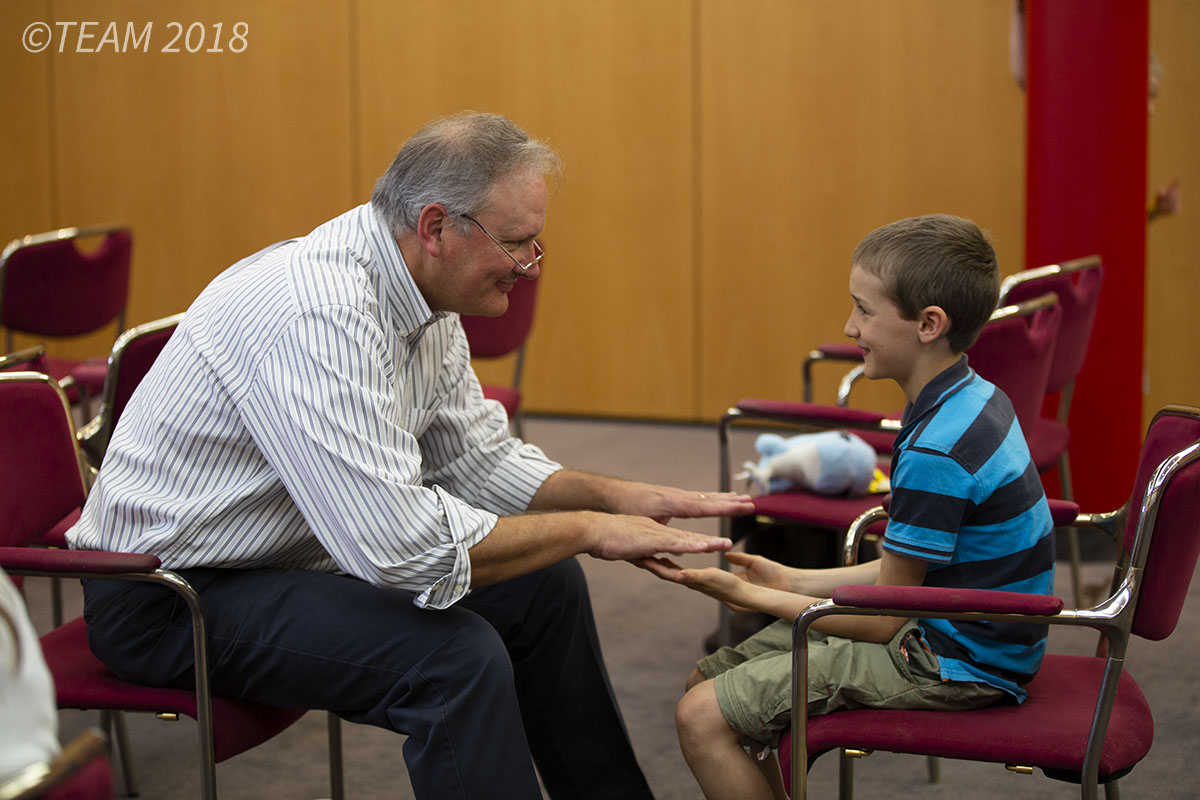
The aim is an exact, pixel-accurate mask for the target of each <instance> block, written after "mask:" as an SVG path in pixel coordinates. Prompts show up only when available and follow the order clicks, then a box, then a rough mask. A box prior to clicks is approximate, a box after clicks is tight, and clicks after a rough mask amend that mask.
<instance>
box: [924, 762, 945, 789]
mask: <svg viewBox="0 0 1200 800" xmlns="http://www.w3.org/2000/svg"><path fill="white" fill-rule="evenodd" d="M925 771H926V773H927V774H928V775H929V782H930V783H937V782H938V781H940V780H941V779H942V762H941V761H939V760H938V757H937V756H927V757H926V758H925Z"/></svg>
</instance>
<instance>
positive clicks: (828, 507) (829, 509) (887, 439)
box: [718, 294, 1061, 643]
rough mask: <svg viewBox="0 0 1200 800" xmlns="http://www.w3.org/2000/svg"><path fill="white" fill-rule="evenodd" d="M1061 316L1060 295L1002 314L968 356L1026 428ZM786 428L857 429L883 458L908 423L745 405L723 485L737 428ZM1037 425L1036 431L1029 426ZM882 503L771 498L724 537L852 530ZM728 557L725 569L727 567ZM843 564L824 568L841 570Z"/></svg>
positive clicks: (736, 418) (838, 410) (723, 454)
mask: <svg viewBox="0 0 1200 800" xmlns="http://www.w3.org/2000/svg"><path fill="white" fill-rule="evenodd" d="M1060 315H1061V312H1060V310H1059V308H1058V304H1057V301H1056V299H1055V296H1054V295H1053V294H1046V295H1042V296H1040V297H1037V298H1034V299H1032V300H1027V301H1025V302H1022V303H1018V304H1015V305H1011V306H1005V307H1003V308H998V309H996V311H994V312H992V317H991V319H990V320H989V321H988V323H987V324H986V325H984V327H983V330H982V331H981V332H980V334H979V338H978V339H977V340H976V342H975V344H974V345H972V346H971V347H970V348H969V349H968V350H967V358H968V363H969V364H970V366H971V367H972V368H973V369H974V370H975V371H976V372H978V373H979V375H981V376H982V377H984V378H985V379H987V380H989V381H991V382H992V383H994V384H996V385H997V386H999V387H1000V388H1001V389H1002V390H1003V391H1004V393H1005V394H1007V395H1008V397H1009V399H1010V400H1012V404H1013V408H1014V410H1015V411H1016V414H1017V419H1018V420H1019V421H1020V422H1021V427H1022V430H1030V429H1031V427H1032V423H1033V422H1034V421H1036V420H1037V419H1038V418H1039V417H1040V415H1041V407H1042V401H1043V399H1044V397H1045V394H1046V392H1045V387H1046V383H1047V381H1048V379H1049V375H1050V367H1051V359H1052V357H1053V355H1054V342H1055V337H1056V336H1057V332H1058V325H1059V319H1060ZM764 422H768V423H779V424H785V425H794V426H799V427H802V428H809V429H811V428H845V429H852V430H854V432H855V433H856V434H858V435H859V436H861V437H862V438H864V439H866V440H867V441H868V442H869V443H870V444H871V445H872V446H873V447H875V449H876V450H877V451H879V452H881V453H886V452H890V451H891V443H892V440H894V439H895V435H896V433H897V432H898V431H899V430H900V420H899V418H898V415H897V416H896V417H893V416H890V415H888V414H883V413H881V412H877V411H866V410H861V409H854V408H846V407H842V406H824V405H817V404H812V403H792V402H786V401H778V400H762V399H743V400H740V401H738V404H737V405H736V406H735V407H733V408H731V409H729V410H728V411H727V412H725V414H724V416H723V417H722V418H721V423H720V427H719V429H718V436H719V439H720V486H721V489H722V491H730V490H731V489H732V488H733V486H732V484H733V478H732V471H731V469H730V464H729V459H730V456H729V439H730V432H731V430H732V429H733V427H734V426H735V425H743V424H748V423H749V424H753V423H758V424H760V425H761V424H762V423H764ZM1027 424H1029V425H1030V427H1026V425H1027ZM878 502H879V496H878V495H867V496H865V497H844V496H827V495H821V494H817V493H815V492H810V491H807V490H805V489H792V490H789V491H785V492H776V493H773V494H765V495H762V496H760V497H756V498H755V499H754V511H755V513H754V515H752V516H747V517H742V518H740V519H737V520H729V519H728V518H726V519H723V520H722V522H721V527H722V533H723V535H726V536H729V537H731V538H734V539H740V538H743V537H745V536H746V535H748V534H749V533H750V532H752V531H754V530H756V529H759V528H761V527H762V526H763V525H764V524H767V525H770V524H773V521H784V522H786V523H792V524H799V525H804V526H807V527H812V528H821V529H825V530H828V531H844V530H846V529H847V528H848V527H849V526H850V523H852V522H853V521H854V520H855V519H856V518H857V517H858V516H859V515H861V514H863V513H864V512H866V511H867V510H868V509H870V508H871V507H872V506H875V505H877V504H878ZM725 563H726V562H725V561H724V559H722V560H721V564H722V565H723V566H724V565H725ZM835 563H836V562H833V563H827V564H823V565H817V564H814V565H809V566H834V565H835ZM718 607H719V614H720V629H719V633H718V641H719V642H722V643H727V642H730V641H731V640H732V631H731V630H730V619H731V618H730V614H729V611H728V609H726V608H725V606H724V605H719V606H718Z"/></svg>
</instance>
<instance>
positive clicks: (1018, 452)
mask: <svg viewBox="0 0 1200 800" xmlns="http://www.w3.org/2000/svg"><path fill="white" fill-rule="evenodd" d="M889 516H890V521H889V522H888V526H887V532H886V534H885V535H884V541H883V546H884V548H886V549H887V550H889V551H890V552H893V553H896V554H898V555H902V556H907V557H909V558H916V559H920V560H922V561H927V562H929V570H928V572H927V573H926V577H925V585H926V586H942V587H949V588H960V589H997V590H1006V591H1013V592H1027V593H1034V594H1051V593H1052V592H1053V587H1054V527H1053V524H1052V522H1051V519H1050V509H1049V506H1048V505H1047V504H1046V496H1045V493H1044V492H1043V491H1042V483H1041V479H1040V478H1039V477H1038V472H1037V469H1036V467H1034V465H1033V461H1032V459H1031V458H1030V456H1029V449H1028V447H1027V446H1026V444H1025V437H1024V436H1023V435H1022V433H1021V426H1020V425H1019V424H1018V422H1017V418H1016V414H1015V412H1014V411H1013V407H1012V404H1011V403H1010V402H1009V400H1008V397H1006V396H1005V394H1004V392H1002V391H1001V390H1000V389H998V388H996V386H994V385H993V384H991V383H989V382H987V381H986V380H984V379H983V378H981V377H979V376H978V375H976V374H975V372H974V370H972V369H970V367H969V366H968V365H967V358H966V356H963V357H962V358H961V359H960V360H959V361H958V362H957V363H956V364H954V366H952V367H950V368H948V369H946V370H945V371H943V372H942V373H941V374H939V375H938V376H937V377H935V378H934V379H933V380H932V381H930V382H929V384H927V385H926V386H925V388H924V389H923V390H922V391H921V393H920V395H919V396H918V397H917V399H916V402H914V403H910V404H909V405H908V407H907V408H905V410H904V416H903V418H902V427H901V431H900V434H899V435H898V436H897V437H896V446H895V450H894V452H893V455H892V503H891V507H890V508H889ZM919 622H920V625H921V630H922V633H923V635H924V637H925V641H926V642H927V643H928V644H929V646H930V648H931V649H932V650H933V652H934V653H935V654H937V656H938V659H939V661H940V663H941V675H942V678H943V679H946V680H957V681H981V682H984V683H988V684H990V685H992V686H996V687H998V688H1000V689H1003V690H1004V691H1006V692H1009V693H1010V694H1012V695H1013V696H1014V697H1015V698H1016V699H1017V700H1018V701H1021V700H1024V699H1025V691H1024V689H1022V688H1021V687H1022V685H1023V684H1025V683H1028V682H1029V681H1030V680H1031V679H1032V678H1033V676H1034V674H1035V673H1036V672H1037V669H1038V667H1039V666H1040V665H1041V663H1042V656H1043V655H1044V653H1045V649H1046V627H1045V626H1043V625H1030V624H1024V623H1005V622H985V621H973V620H965V621H964V620H943V619H921V620H919Z"/></svg>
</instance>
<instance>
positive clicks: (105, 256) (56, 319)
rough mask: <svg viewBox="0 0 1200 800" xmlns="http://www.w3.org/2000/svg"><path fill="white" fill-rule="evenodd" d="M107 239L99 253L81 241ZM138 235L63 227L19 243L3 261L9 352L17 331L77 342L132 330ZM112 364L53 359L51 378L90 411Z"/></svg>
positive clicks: (2, 322)
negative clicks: (128, 325)
mask: <svg viewBox="0 0 1200 800" xmlns="http://www.w3.org/2000/svg"><path fill="white" fill-rule="evenodd" d="M98 236H102V237H104V238H103V240H102V241H101V243H100V245H99V246H98V247H96V248H95V249H94V250H90V251H88V252H84V251H82V250H80V249H79V243H80V240H84V239H91V238H94V237H98ZM132 252H133V234H132V232H131V231H130V230H129V229H128V228H125V227H120V226H111V225H109V226H96V227H90V228H62V229H60V230H56V231H49V232H48V233H39V234H34V235H31V236H25V237H23V238H20V239H14V240H13V241H11V242H9V243H8V245H7V246H6V247H5V248H4V251H3V253H2V254H0V326H3V327H4V329H5V342H4V344H5V348H4V349H5V350H6V351H11V350H12V349H13V344H12V334H13V333H14V332H17V333H23V334H29V335H31V336H51V337H77V336H82V335H84V334H88V333H91V332H93V331H97V330H100V329H102V328H104V327H105V326H106V325H110V324H112V323H113V322H116V323H117V325H116V330H117V332H118V333H119V332H120V331H122V330H124V328H125V302H126V299H127V297H128V295H129V266H130V260H131V256H132ZM105 370H106V365H105V361H104V358H102V357H98V358H94V359H89V360H86V361H84V360H79V359H68V358H61V357H58V356H47V357H46V364H45V371H46V372H47V373H49V374H50V375H52V376H53V377H54V379H55V380H57V381H59V383H60V384H61V385H62V386H63V388H64V389H67V392H68V395H69V396H70V397H71V398H72V399H73V400H78V401H79V402H80V403H81V404H82V405H83V406H84V410H85V412H86V411H87V398H88V397H89V396H91V395H95V394H98V393H99V392H100V390H101V389H102V388H103V386H104V374H105Z"/></svg>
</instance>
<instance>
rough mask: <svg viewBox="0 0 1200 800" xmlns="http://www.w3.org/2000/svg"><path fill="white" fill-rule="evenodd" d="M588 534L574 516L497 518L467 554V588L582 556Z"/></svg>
mask: <svg viewBox="0 0 1200 800" xmlns="http://www.w3.org/2000/svg"><path fill="white" fill-rule="evenodd" d="M588 531H589V529H588V526H587V522H586V515H585V514H583V513H578V512H573V513H557V514H521V515H519V516H515V517H500V518H499V519H498V520H496V526H495V527H494V528H492V530H491V532H489V533H488V535H487V536H485V537H483V539H481V540H480V541H479V542H478V543H476V544H475V546H474V547H472V548H471V549H470V550H469V551H468V552H469V553H470V554H471V585H472V586H487V585H489V584H493V583H500V582H501V581H506V580H508V579H510V578H515V577H517V576H518V575H524V574H526V573H529V572H534V571H536V570H539V569H542V568H544V567H548V566H550V565H551V564H556V563H558V562H559V561H562V560H563V559H567V558H571V557H572V556H576V555H578V554H580V553H582V552H586V551H587V549H588V538H587V537H588Z"/></svg>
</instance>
